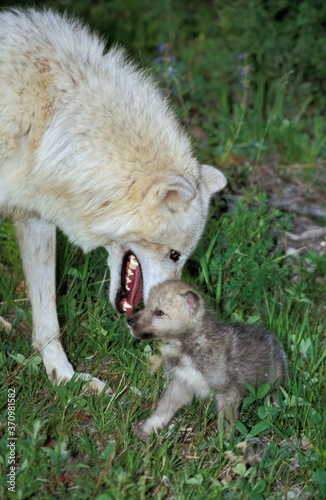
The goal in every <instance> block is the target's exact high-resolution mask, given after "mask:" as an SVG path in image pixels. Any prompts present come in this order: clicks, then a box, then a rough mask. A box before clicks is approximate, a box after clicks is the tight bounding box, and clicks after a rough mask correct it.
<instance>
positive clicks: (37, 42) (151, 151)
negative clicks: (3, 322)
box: [0, 9, 226, 391]
mask: <svg viewBox="0 0 326 500" xmlns="http://www.w3.org/2000/svg"><path fill="white" fill-rule="evenodd" d="M225 184H226V180H225V177H224V175H223V174H222V173H221V172H219V171H218V170H217V169H215V168H213V167H210V166H205V165H202V166H201V165H199V164H198V162H197V160H196V159H195V158H194V156H193V154H192V149H191V145H190V141H189V138H188V137H187V135H186V134H185V133H184V132H183V130H181V128H180V126H179V124H178V122H177V120H176V118H175V116H174V114H173V113H172V112H171V111H170V109H169V107H168V104H167V102H166V100H165V99H163V98H162V96H161V95H160V92H159V89H157V88H156V86H155V85H154V83H153V82H152V80H151V79H150V78H149V77H148V76H147V75H146V74H144V72H142V71H139V70H138V69H137V68H135V66H134V65H133V64H131V63H130V62H129V61H128V60H126V58H125V56H124V53H123V51H122V50H121V49H117V48H113V49H111V50H110V51H109V52H107V53H106V52H105V45H104V43H103V41H101V40H100V39H99V38H98V37H97V36H96V35H94V34H91V33H90V32H89V30H88V29H87V28H86V27H85V26H83V25H82V24H80V23H79V22H78V21H76V20H69V19H68V18H67V17H62V16H59V15H58V14H56V13H55V12H52V11H49V10H48V11H36V10H33V9H30V10H26V11H21V10H10V11H4V12H2V13H0V212H2V213H3V214H5V215H9V216H11V217H12V218H13V219H14V221H15V224H16V228H17V236H18V240H19V245H20V249H21V256H22V261H23V266H24V271H25V275H26V281H27V285H28V289H29V296H30V300H31V304H32V311H33V325H34V326H33V344H34V347H35V348H37V349H38V350H39V351H40V353H41V355H42V358H43V362H44V365H45V368H46V371H47V373H48V375H49V377H50V378H51V379H53V380H54V381H58V382H60V381H62V380H69V379H71V377H72V376H73V374H74V370H73V368H72V366H71V364H70V363H69V361H68V359H67V357H66V355H65V353H64V351H63V348H62V346H61V343H60V338H59V336H60V335H59V325H58V320H57V313H56V306H55V238H56V236H55V235H56V226H57V227H59V228H61V229H62V231H63V232H64V233H65V234H66V235H67V236H68V237H69V239H70V240H71V241H72V242H74V243H76V244H78V245H80V246H81V247H82V249H83V250H84V251H85V252H87V251H90V250H92V249H94V248H96V247H100V246H102V247H105V248H106V249H107V250H108V252H109V258H108V264H109V267H110V276H111V283H110V300H111V303H112V304H113V305H114V306H115V307H116V309H117V310H118V311H120V312H123V311H125V312H126V313H127V314H130V312H131V311H132V310H133V308H134V307H135V306H136V305H137V304H138V303H139V302H140V300H141V298H142V297H144V299H145V301H146V299H147V297H148V294H149V290H150V289H151V288H152V287H153V286H154V285H157V284H158V283H160V282H161V281H163V280H164V279H166V278H167V277H168V278H177V277H179V276H180V274H181V270H182V267H183V265H184V263H185V261H186V259H187V257H188V256H189V255H190V253H191V252H192V251H193V250H194V248H195V246H196V244H197V242H198V240H199V238H200V236H201V234H202V231H203V227H204V224H205V221H206V218H207V213H208V206H209V200H210V197H211V195H212V194H213V193H215V192H217V191H219V190H221V189H222V188H223V187H224V186H225ZM82 377H83V378H85V379H88V380H91V382H90V383H91V385H92V386H93V388H94V389H95V390H98V391H101V390H102V389H103V387H104V384H103V383H102V382H100V381H99V380H98V379H95V378H93V379H91V377H90V376H89V375H88V374H84V375H82Z"/></svg>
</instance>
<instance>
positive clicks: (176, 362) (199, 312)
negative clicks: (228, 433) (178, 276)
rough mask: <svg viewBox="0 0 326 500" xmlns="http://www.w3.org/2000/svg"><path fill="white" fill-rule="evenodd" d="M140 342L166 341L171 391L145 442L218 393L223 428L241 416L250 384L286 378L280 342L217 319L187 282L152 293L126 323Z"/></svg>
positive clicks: (148, 425) (147, 426)
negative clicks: (189, 408)
mask: <svg viewBox="0 0 326 500" xmlns="http://www.w3.org/2000/svg"><path fill="white" fill-rule="evenodd" d="M127 322H128V325H129V327H130V330H131V333H132V335H133V336H134V337H136V338H138V339H156V340H161V341H163V342H164V344H163V346H162V347H161V353H162V356H163V360H164V367H165V371H166V374H167V376H168V378H169V384H168V387H167V389H166V391H165V393H164V395H163V397H162V399H161V400H160V401H159V404H158V407H157V409H156V410H155V412H154V413H153V415H152V416H151V417H150V418H149V419H148V420H146V421H145V422H144V423H143V424H142V425H141V426H140V429H139V433H140V435H141V436H142V437H143V438H145V437H146V436H148V435H149V434H151V432H153V431H154V430H156V429H161V428H162V427H163V426H165V425H166V424H168V422H169V421H170V420H171V418H172V417H173V415H174V414H175V413H176V411H177V410H179V409H180V408H182V407H183V406H184V405H186V404H189V403H191V401H192V399H193V396H194V395H195V396H197V397H199V398H207V397H208V396H209V395H210V391H213V392H214V393H215V403H216V406H217V411H218V426H220V425H221V422H224V424H226V428H228V424H231V423H232V422H233V421H234V420H235V419H237V418H238V416H239V406H240V403H241V401H242V399H243V396H244V395H245V388H244V385H245V384H251V385H253V386H256V387H257V386H259V385H261V384H262V383H265V382H268V383H269V384H270V386H271V389H272V390H275V389H276V387H277V386H278V384H284V383H285V382H286V380H287V359H286V355H285V353H284V350H283V348H282V346H281V344H280V343H279V342H278V340H277V339H276V338H275V337H274V336H273V335H272V334H271V333H270V332H268V331H267V330H266V329H264V328H263V327H261V326H254V325H244V324H240V323H234V324H232V323H220V322H218V321H215V320H214V319H213V318H212V316H211V314H210V312H209V310H208V308H207V307H206V305H205V303H204V301H203V299H202V298H201V297H200V295H199V294H198V293H197V292H196V291H195V290H193V289H192V288H191V287H189V285H187V284H186V283H184V282H182V281H176V280H169V281H166V282H164V283H162V284H160V285H157V286H156V287H155V288H153V289H152V290H151V292H150V296H149V299H148V302H147V304H146V307H145V309H143V310H142V311H139V312H137V313H135V314H132V315H131V316H129V318H128V319H127Z"/></svg>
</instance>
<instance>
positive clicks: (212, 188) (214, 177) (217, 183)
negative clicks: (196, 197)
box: [201, 165, 227, 194]
mask: <svg viewBox="0 0 326 500" xmlns="http://www.w3.org/2000/svg"><path fill="white" fill-rule="evenodd" d="M201 169H202V176H203V180H204V184H205V186H206V191H207V192H208V194H213V193H217V191H221V189H223V188H224V187H225V186H226V184H227V180H226V177H225V175H224V174H222V172H220V171H219V170H217V168H214V167H211V166H210V165H202V166H201Z"/></svg>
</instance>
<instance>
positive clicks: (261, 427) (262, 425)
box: [250, 421, 270, 437]
mask: <svg viewBox="0 0 326 500" xmlns="http://www.w3.org/2000/svg"><path fill="white" fill-rule="evenodd" d="M269 428H270V425H269V424H268V423H267V422H265V421H262V422H259V424H257V425H254V426H253V428H252V429H251V431H250V436H251V437H254V436H258V435H259V434H261V433H263V432H265V431H267V430H268V429H269Z"/></svg>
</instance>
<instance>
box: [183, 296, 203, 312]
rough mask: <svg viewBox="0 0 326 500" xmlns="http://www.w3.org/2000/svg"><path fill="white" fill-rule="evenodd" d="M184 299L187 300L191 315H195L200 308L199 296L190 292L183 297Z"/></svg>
mask: <svg viewBox="0 0 326 500" xmlns="http://www.w3.org/2000/svg"><path fill="white" fill-rule="evenodd" d="M183 297H184V298H185V300H186V303H187V307H188V311H189V313H190V314H194V313H195V312H196V311H197V309H198V307H199V302H200V298H199V295H197V293H195V292H193V291H192V290H189V291H188V292H187V293H185V294H184V295H183Z"/></svg>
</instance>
